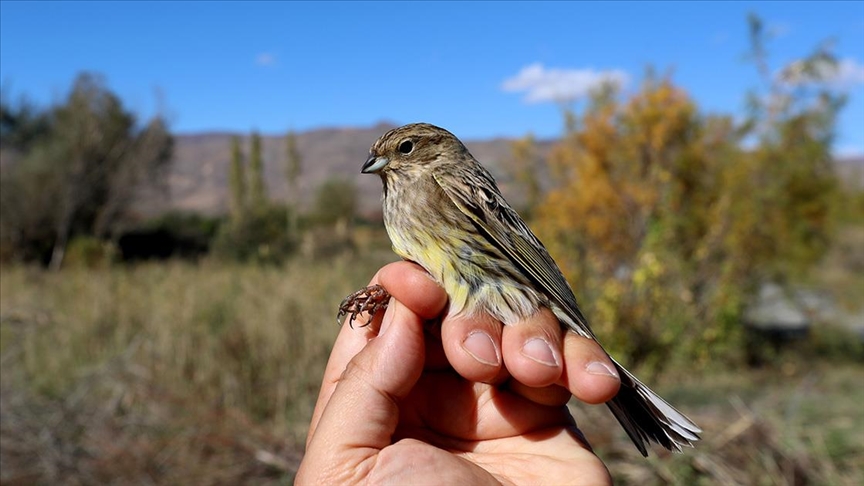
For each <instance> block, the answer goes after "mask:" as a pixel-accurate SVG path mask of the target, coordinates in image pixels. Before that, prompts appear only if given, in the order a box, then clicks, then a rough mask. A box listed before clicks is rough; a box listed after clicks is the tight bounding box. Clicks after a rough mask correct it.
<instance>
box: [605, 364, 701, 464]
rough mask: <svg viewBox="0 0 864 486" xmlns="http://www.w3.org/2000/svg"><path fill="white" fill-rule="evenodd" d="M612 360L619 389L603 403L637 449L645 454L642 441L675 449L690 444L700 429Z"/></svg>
mask: <svg viewBox="0 0 864 486" xmlns="http://www.w3.org/2000/svg"><path fill="white" fill-rule="evenodd" d="M613 363H615V367H616V368H617V369H618V375H619V376H620V377H621V389H620V390H619V392H618V394H617V395H615V397H614V398H613V399H612V400H610V401H608V402H606V405H607V406H608V407H609V410H611V411H612V414H613V415H615V418H616V419H618V422H620V423H621V426H622V427H624V430H625V431H627V435H629V436H630V440H632V441H633V443H634V444H635V445H636V448H637V449H639V452H641V453H642V455H643V456H647V455H648V450H647V448H646V446H645V444H646V443H647V442H652V441H653V442H656V443H658V444H660V445H662V446H663V447H665V448H666V449H669V450H670V451H674V452H681V446H688V447H693V443H694V442H696V441H698V440H699V435H698V434H699V433H700V432H702V429H700V428H699V427H698V426H697V425H696V424H694V423H693V422H692V421H691V420H690V419H688V418H687V417H686V416H684V414H683V413H681V412H679V411H678V410H675V408H674V407H673V406H672V405H669V404H668V403H666V401H665V400H663V399H662V398H660V396H659V395H657V394H656V393H654V392H653V391H651V389H650V388H648V387H647V386H645V385H644V384H643V383H642V382H641V381H639V380H638V379H637V378H636V377H635V376H633V374H632V373H630V372H629V371H627V370H626V369H624V367H623V366H621V365H619V364H618V363H617V362H615V361H614V360H613Z"/></svg>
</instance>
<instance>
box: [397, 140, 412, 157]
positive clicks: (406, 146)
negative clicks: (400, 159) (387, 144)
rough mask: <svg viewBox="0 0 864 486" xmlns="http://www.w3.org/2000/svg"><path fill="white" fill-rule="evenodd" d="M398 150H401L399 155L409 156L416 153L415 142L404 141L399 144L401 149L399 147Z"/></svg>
mask: <svg viewBox="0 0 864 486" xmlns="http://www.w3.org/2000/svg"><path fill="white" fill-rule="evenodd" d="M397 150H399V153H400V154H402V155H408V154H410V153H411V152H413V151H414V142H413V141H411V139H410V138H409V139H406V140H403V141H401V142H399V147H397Z"/></svg>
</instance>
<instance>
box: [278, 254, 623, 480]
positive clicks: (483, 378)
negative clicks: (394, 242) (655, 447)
mask: <svg viewBox="0 0 864 486" xmlns="http://www.w3.org/2000/svg"><path fill="white" fill-rule="evenodd" d="M375 283H380V284H381V285H383V286H384V287H385V288H387V289H388V291H389V292H390V294H391V295H392V297H393V299H392V300H391V302H390V305H389V306H388V308H387V310H386V312H384V313H383V316H382V315H381V314H380V313H379V314H378V315H377V316H376V318H375V319H374V320H373V321H372V323H371V324H370V325H369V326H366V327H362V328H357V327H356V326H355V328H354V329H351V328H350V327H349V326H343V327H342V330H341V331H340V333H339V336H338V337H337V339H336V343H335V345H334V347H333V351H332V353H331V355H330V360H329V362H328V364H327V368H326V371H325V374H324V379H323V383H322V386H321V391H320V394H319V397H318V402H317V404H316V407H315V411H314V413H313V417H312V422H311V424H310V428H309V434H308V437H307V443H306V454H305V456H304V458H303V461H302V463H301V465H300V469H299V471H298V473H297V477H296V478H295V484H298V485H312V484H316V485H317V484H353V483H360V482H364V483H374V484H379V483H383V484H573V485H583V484H584V485H589V484H590V485H600V484H611V479H610V477H609V474H608V471H607V470H606V468H605V466H604V465H603V463H602V462H601V461H600V460H599V459H598V458H597V456H595V455H594V454H593V452H591V450H590V448H589V446H588V445H587V443H586V442H585V439H584V438H583V437H582V435H581V433H580V432H579V430H578V429H577V428H576V424H575V422H574V421H573V418H572V416H571V415H570V413H569V412H568V410H567V408H566V403H567V401H568V400H569V399H570V397H571V395H572V396H575V397H576V398H577V399H579V400H582V401H584V402H587V403H603V402H605V401H607V400H609V399H610V398H611V397H613V396H614V395H615V393H617V391H618V386H619V384H620V382H619V379H618V376H617V374H615V372H614V371H612V370H614V367H613V365H612V363H611V362H610V361H609V359H608V358H607V356H606V354H605V353H604V352H603V351H602V350H601V349H600V347H599V345H597V344H596V343H595V342H594V341H591V340H589V339H586V338H582V337H579V336H577V335H575V334H574V333H568V332H565V331H563V330H561V328H560V325H559V323H558V321H557V320H556V319H555V318H554V316H553V315H552V314H551V312H548V311H544V312H541V313H539V314H537V315H535V316H533V317H532V318H530V319H528V320H526V321H525V322H521V323H518V324H517V325H512V326H506V327H505V326H502V325H501V324H500V323H499V322H496V321H493V320H491V319H490V318H488V317H485V318H484V316H474V317H452V316H446V305H447V295H446V294H445V293H444V291H443V289H441V288H440V287H439V286H438V285H437V284H436V283H435V282H434V281H433V280H432V279H431V278H430V277H429V275H428V274H426V273H425V272H424V271H423V269H422V268H420V267H419V266H417V265H415V264H413V263H408V262H397V263H392V264H389V265H387V266H385V267H383V268H382V269H381V270H380V271H379V272H378V273H377V274H376V275H375V277H374V278H373V279H372V284H375ZM442 315H443V316H444V318H443V321H440V325H434V324H430V323H432V322H436V321H438V320H440V318H441V316H442Z"/></svg>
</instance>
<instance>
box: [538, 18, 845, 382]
mask: <svg viewBox="0 0 864 486" xmlns="http://www.w3.org/2000/svg"><path fill="white" fill-rule="evenodd" d="M760 29H761V25H760V24H759V23H758V20H756V19H751V31H752V33H753V36H752V40H753V52H754V53H757V56H755V57H754V60H756V61H757V64H758V63H762V62H765V56H764V49H763V48H762V44H761V42H762V34H761V30H760ZM801 62H804V63H805V65H806V66H807V67H808V69H809V72H810V73H811V74H813V73H820V72H822V73H825V72H828V71H826V70H825V69H824V67H825V66H830V65H831V64H830V63H831V62H832V58H831V57H830V56H829V55H827V54H826V52H825V51H824V50H822V51H818V52H817V53H815V54H814V55H811V56H809V57H808V58H806V59H805V60H804V61H801ZM820 62H821V63H824V65H823V67H821V68H820V67H818V66H817V67H814V63H820ZM806 63H811V64H806ZM768 76H769V78H771V79H769V82H768V83H766V85H767V86H768V88H767V89H766V90H765V92H755V93H754V94H752V95H751V100H752V102H751V110H750V114H749V117H748V118H747V119H746V120H745V121H744V122H743V123H735V122H734V121H733V119H732V117H730V116H718V115H707V114H704V113H702V112H701V111H700V110H699V108H698V106H697V105H696V104H695V102H694V101H693V100H692V99H691V98H690V97H689V95H688V94H687V93H686V92H685V91H684V90H683V89H681V88H680V87H677V86H675V85H674V83H673V82H672V81H671V80H670V79H669V78H658V77H656V76H654V75H652V74H650V73H649V74H648V75H646V79H645V81H644V83H643V84H642V86H641V88H640V89H639V91H638V92H637V93H635V94H634V95H632V96H631V97H630V98H629V99H622V96H621V94H620V92H619V91H618V90H617V89H616V87H615V86H613V85H607V86H604V87H603V88H602V89H599V90H597V91H596V92H595V93H594V94H593V96H592V97H591V99H590V100H589V102H588V104H587V106H586V108H585V110H584V111H583V112H581V113H579V114H577V113H574V112H572V111H570V112H568V113H567V114H566V116H567V118H568V119H569V120H571V122H570V123H568V124H567V125H568V126H569V127H570V128H569V129H568V130H567V133H566V135H565V137H564V138H563V139H562V141H561V142H560V143H559V144H558V145H557V146H556V147H555V148H554V149H553V151H552V153H551V154H550V156H549V160H548V163H549V170H550V173H551V174H552V175H553V180H555V181H556V185H555V187H554V188H553V189H552V190H550V191H549V192H547V193H546V195H545V197H544V198H543V199H542V201H541V202H540V203H539V205H538V206H537V207H536V208H535V210H534V224H535V226H536V227H537V229H538V233H539V234H540V237H541V239H543V241H545V242H546V243H547V245H548V247H549V249H550V252H551V253H552V254H553V256H554V257H555V258H556V260H557V261H558V262H559V263H560V264H561V266H562V270H563V271H564V272H565V274H566V275H567V277H568V279H569V280H570V282H571V283H572V284H573V286H574V288H575V291H576V294H577V296H578V297H579V298H580V299H581V304H582V305H583V306H585V307H587V314H588V315H589V316H591V318H592V325H593V327H594V329H595V330H596V331H597V332H598V334H600V335H602V336H603V341H604V343H607V345H608V346H609V348H610V350H611V351H613V352H615V353H616V354H617V355H619V356H626V358H627V361H628V362H636V363H639V364H641V365H642V366H643V367H646V368H649V369H654V370H655V371H661V370H662V368H663V367H665V366H668V365H670V364H672V363H673V362H674V361H675V360H686V361H687V362H689V363H694V364H696V365H698V364H700V363H702V364H705V363H708V362H709V361H710V362H716V361H717V360H718V359H731V360H737V359H739V358H740V357H741V350H742V349H743V345H742V342H741V326H740V317H741V314H742V311H743V308H744V306H745V305H746V304H747V303H748V299H749V298H751V297H752V296H753V295H754V293H755V291H756V290H757V288H758V286H759V284H760V283H762V282H765V281H769V280H771V281H783V280H785V279H789V278H793V277H794V276H795V275H797V274H798V273H799V272H801V271H802V270H803V269H806V268H808V267H809V266H810V265H812V264H814V263H815V262H816V261H817V260H818V259H819V258H820V257H821V256H822V254H823V253H824V252H825V250H826V249H827V242H828V241H829V238H830V235H831V231H832V225H831V213H832V204H833V202H834V201H835V193H836V176H835V174H834V172H833V170H832V165H831V158H830V147H831V135H832V134H833V129H834V119H835V117H836V113H837V110H838V109H839V108H840V107H841V106H842V102H843V100H842V97H840V96H838V95H836V94H834V93H832V92H831V91H830V90H829V89H828V88H826V87H825V85H820V84H819V83H818V80H817V79H811V80H810V81H812V83H811V84H810V86H809V87H808V89H806V90H805V89H803V86H804V85H803V84H799V85H797V86H790V85H789V83H788V80H785V79H782V78H781V77H778V78H776V79H775V78H774V77H772V76H771V75H768Z"/></svg>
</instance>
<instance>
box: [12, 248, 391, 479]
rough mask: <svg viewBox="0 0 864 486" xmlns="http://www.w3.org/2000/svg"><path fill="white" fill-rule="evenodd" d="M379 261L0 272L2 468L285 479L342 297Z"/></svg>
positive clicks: (34, 472)
mask: <svg viewBox="0 0 864 486" xmlns="http://www.w3.org/2000/svg"><path fill="white" fill-rule="evenodd" d="M385 258H386V259H391V258H392V256H390V255H386V257H385ZM385 261H386V260H385ZM383 262H384V261H378V262H368V261H367V262H366V263H356V262H355V261H354V260H353V259H352V258H351V257H348V256H344V257H338V258H333V259H331V260H329V261H327V262H326V266H325V265H324V264H322V263H321V262H312V263H305V262H303V261H295V262H292V263H290V264H288V265H286V266H285V267H282V268H273V267H251V266H249V267H246V266H225V265H218V264H203V265H201V266H193V265H189V264H184V263H171V264H167V265H156V264H153V265H142V266H137V267H132V268H103V269H84V268H70V269H67V270H64V271H63V272H61V273H59V274H51V273H47V272H43V271H41V270H38V269H32V268H23V267H5V268H3V270H2V273H0V275H2V277H0V289H2V290H0V303H2V304H0V316H2V327H0V333H2V334H0V337H2V378H3V379H2V388H3V389H2V394H0V397H2V398H0V414H2V416H0V427H2V429H0V430H2V437H0V440H2V446H3V447H2V463H3V469H2V476H0V479H2V482H3V483H19V484H29V483H31V482H33V481H34V480H36V481H37V482H41V483H50V484H55V483H57V482H63V483H70V484H75V483H84V484H93V483H99V484H102V483H106V482H111V481H118V482H124V483H125V482H130V481H131V482H140V483H160V484H184V483H185V484H188V483H190V482H194V483H196V484H203V483H208V484H236V483H237V482H246V483H262V482H267V480H274V481H277V482H278V481H282V480H284V476H285V475H291V474H292V473H293V471H294V469H295V467H296V463H297V462H298V458H299V455H298V454H299V451H301V450H302V440H303V438H304V434H305V427H306V424H307V423H308V420H309V417H310V416H311V411H312V407H313V406H314V400H315V396H316V394H317V387H318V383H319V380H320V376H321V374H322V372H323V368H324V365H325V363H326V360H327V356H328V354H329V350H330V346H331V345H332V342H333V339H334V337H335V335H336V333H337V331H338V329H339V327H338V326H337V324H336V321H335V312H334V310H335V309H336V307H337V305H338V303H339V301H340V299H341V297H340V296H343V295H345V294H347V293H349V292H350V291H351V290H354V289H356V288H357V287H359V286H361V285H365V283H366V282H367V281H368V278H369V276H371V274H372V273H373V272H374V270H375V269H376V268H377V266H378V265H380V264H381V263H383ZM322 268H326V271H322ZM192 479H195V481H192ZM202 481H203V482H202Z"/></svg>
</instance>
